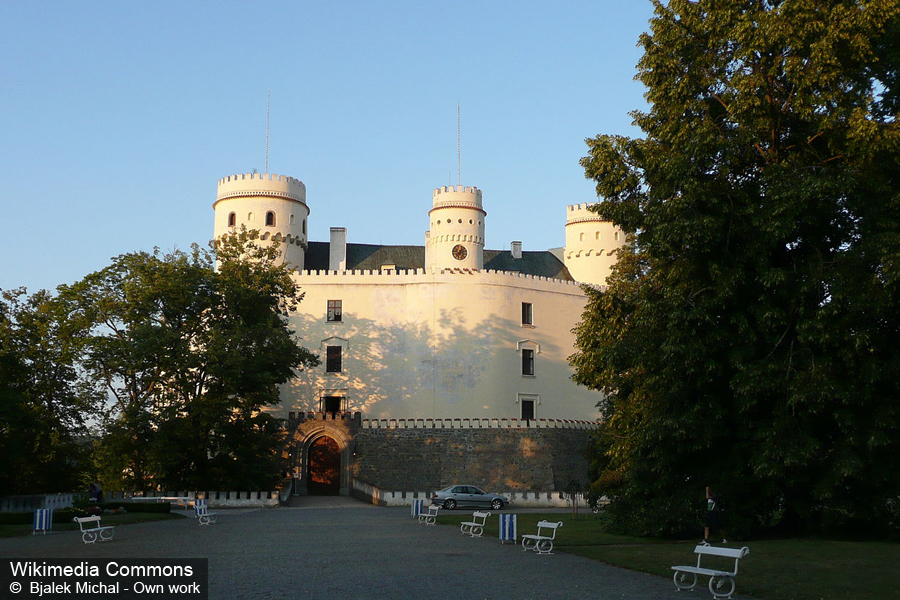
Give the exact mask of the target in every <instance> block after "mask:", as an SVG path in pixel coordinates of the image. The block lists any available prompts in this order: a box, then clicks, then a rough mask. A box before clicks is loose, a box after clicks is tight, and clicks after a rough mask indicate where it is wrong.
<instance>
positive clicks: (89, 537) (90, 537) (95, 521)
mask: <svg viewBox="0 0 900 600" xmlns="http://www.w3.org/2000/svg"><path fill="white" fill-rule="evenodd" d="M72 520H73V521H75V522H76V523H78V526H79V527H80V528H81V540H82V541H83V542H84V543H85V544H93V543H94V542H96V541H97V540H98V539H99V540H100V541H101V542H108V541H109V540H111V539H113V536H114V535H115V533H116V528H115V526H113V525H100V517H96V516H95V517H74V518H73V519H72Z"/></svg>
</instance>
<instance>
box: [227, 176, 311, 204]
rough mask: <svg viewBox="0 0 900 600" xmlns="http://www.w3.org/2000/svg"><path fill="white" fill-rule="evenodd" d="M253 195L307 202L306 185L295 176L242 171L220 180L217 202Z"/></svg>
mask: <svg viewBox="0 0 900 600" xmlns="http://www.w3.org/2000/svg"><path fill="white" fill-rule="evenodd" d="M251 196H256V197H260V196H268V197H272V198H284V199H286V200H294V201H295V202H302V203H303V204H306V185H304V184H303V182H302V181H300V180H299V179H296V178H294V177H288V176H287V175H275V174H274V173H241V174H238V175H229V176H228V177H223V178H222V179H220V180H219V184H218V194H217V195H216V202H219V201H220V200H225V199H226V198H240V197H251ZM213 206H215V204H213Z"/></svg>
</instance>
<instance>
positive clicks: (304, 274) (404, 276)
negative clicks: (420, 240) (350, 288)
mask: <svg viewBox="0 0 900 600" xmlns="http://www.w3.org/2000/svg"><path fill="white" fill-rule="evenodd" d="M296 275H297V277H298V278H300V279H301V284H302V283H311V281H310V280H312V279H317V278H322V279H325V280H328V281H327V282H328V283H361V282H362V283H365V282H371V283H396V284H406V283H432V282H435V283H442V282H444V280H446V279H447V278H453V280H454V281H455V282H456V281H458V279H457V278H468V279H470V280H471V281H472V282H473V283H475V282H477V283H484V284H521V285H526V283H527V284H531V283H547V284H549V285H550V286H565V287H566V288H569V289H570V290H571V291H575V290H580V289H581V286H582V285H583V284H581V283H579V282H577V281H570V280H568V279H555V278H553V277H544V276H541V275H529V274H526V273H519V272H517V271H496V270H493V269H481V270H479V269H460V268H452V269H397V270H393V269H391V270H375V269H371V270H370V269H361V270H347V271H332V270H324V269H323V270H305V271H301V272H298V273H297V274H296ZM341 279H343V281H340V280H341ZM304 280H305V281H304ZM360 280H366V281H360Z"/></svg>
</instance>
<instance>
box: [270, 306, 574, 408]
mask: <svg viewBox="0 0 900 600" xmlns="http://www.w3.org/2000/svg"><path fill="white" fill-rule="evenodd" d="M291 326H292V328H293V329H294V330H295V332H296V333H297V336H298V337H299V338H300V339H301V344H303V345H304V346H306V347H307V348H309V349H310V350H312V351H313V352H318V353H319V354H320V356H321V358H322V365H321V366H319V367H317V368H315V369H312V370H307V371H304V372H301V373H300V374H299V375H298V376H297V378H295V379H294V380H293V381H292V382H290V383H289V384H287V386H285V387H284V388H283V389H282V397H283V402H282V410H284V411H285V412H286V411H289V410H296V411H318V410H321V407H320V406H319V399H320V396H321V395H327V394H329V393H331V392H328V391H323V390H332V391H333V393H335V394H340V395H344V396H345V398H346V401H345V404H344V405H343V406H342V410H344V411H347V412H356V411H360V412H362V413H364V414H365V415H366V416H367V417H371V418H385V417H399V416H403V417H424V418H430V417H442V416H450V415H459V414H460V413H461V412H463V413H465V414H466V416H473V417H474V416H498V415H508V416H514V415H513V414H512V413H511V412H510V409H511V408H513V409H514V407H506V408H505V409H503V408H501V407H500V406H498V405H497V404H496V403H497V402H498V398H496V397H495V396H497V393H496V390H497V389H498V388H497V382H504V383H505V384H507V387H508V384H509V381H510V380H511V379H512V378H516V380H521V379H522V378H521V354H520V352H518V349H517V344H518V342H520V341H522V340H523V339H526V338H528V337H529V336H532V335H534V333H533V332H532V331H531V330H527V329H522V328H521V324H520V323H516V322H513V321H511V320H508V319H505V320H504V319H500V318H497V317H495V316H492V317H490V318H486V319H483V320H481V321H479V322H477V323H467V322H466V318H465V316H464V315H463V311H462V310H460V309H453V310H441V311H440V313H439V315H438V316H437V318H436V319H435V320H434V322H433V326H432V325H431V324H423V323H420V322H407V323H399V324H398V323H388V324H384V323H379V322H376V321H374V320H371V319H365V318H361V317H359V316H358V315H356V314H354V313H348V312H345V313H343V320H342V322H340V323H334V322H327V321H326V320H325V319H314V318H312V317H310V316H309V315H305V314H295V315H294V316H292V317H291ZM326 340H330V341H326ZM330 344H343V345H345V349H344V350H343V356H342V370H341V372H340V373H325V353H326V350H325V346H327V345H330ZM569 353H571V351H569V352H563V351H562V349H560V348H559V347H557V346H555V345H554V344H552V343H550V342H547V341H541V353H540V355H539V359H538V361H539V363H538V376H539V377H543V378H546V379H545V380H552V381H565V382H569V381H570V379H569V378H570V376H571V369H570V367H569V366H568V364H567V363H566V356H567V354H569ZM529 385H532V383H531V382H528V381H525V382H523V384H522V387H523V389H522V390H520V391H522V392H523V393H527V392H528V391H529V390H528V389H527V388H528V386H529ZM572 385H574V384H572ZM513 398H514V396H513ZM502 401H503V402H511V400H510V398H509V397H504V398H502ZM547 416H554V415H547Z"/></svg>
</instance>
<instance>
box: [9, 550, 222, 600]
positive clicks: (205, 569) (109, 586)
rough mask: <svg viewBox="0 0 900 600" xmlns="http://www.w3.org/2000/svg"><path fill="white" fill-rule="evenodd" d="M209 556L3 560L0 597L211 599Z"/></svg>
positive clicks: (65, 599)
mask: <svg viewBox="0 0 900 600" xmlns="http://www.w3.org/2000/svg"><path fill="white" fill-rule="evenodd" d="M208 594H209V559H207V558H145V559H141V558H123V559H115V558H103V559H98V558H86V559H83V560H78V559H61V558H42V559H16V558H3V559H0V598H28V599H29V600H33V599H35V598H41V599H51V600H53V599H55V600H82V599H83V600H97V599H98V598H101V597H103V596H108V597H109V598H116V599H119V598H122V599H132V598H157V599H161V598H175V597H177V598H186V599H188V600H207V597H208Z"/></svg>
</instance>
